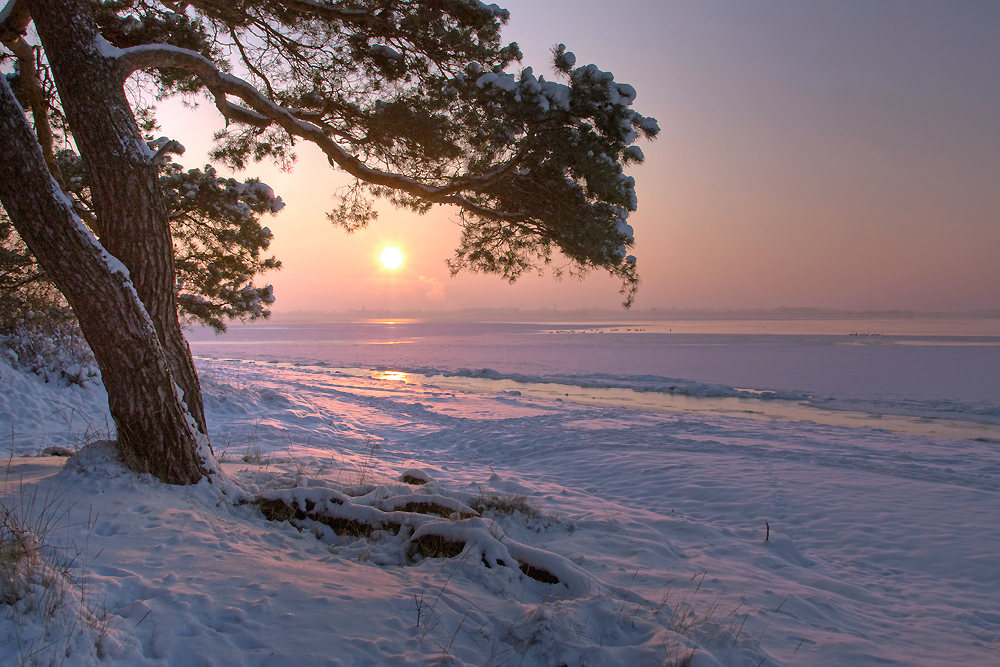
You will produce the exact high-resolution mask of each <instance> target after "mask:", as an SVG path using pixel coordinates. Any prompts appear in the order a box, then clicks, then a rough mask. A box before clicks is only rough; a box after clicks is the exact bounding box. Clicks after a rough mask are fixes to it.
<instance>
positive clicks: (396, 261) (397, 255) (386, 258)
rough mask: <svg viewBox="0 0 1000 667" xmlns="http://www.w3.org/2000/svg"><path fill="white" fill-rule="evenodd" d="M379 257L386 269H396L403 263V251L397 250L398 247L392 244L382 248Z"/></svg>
mask: <svg viewBox="0 0 1000 667" xmlns="http://www.w3.org/2000/svg"><path fill="white" fill-rule="evenodd" d="M379 259H380V260H382V266H384V267H385V268H387V269H398V268H399V267H400V266H402V265H403V253H402V252H401V251H400V250H399V248H394V247H392V246H389V247H388V248H386V249H385V250H383V251H382V254H381V256H379Z"/></svg>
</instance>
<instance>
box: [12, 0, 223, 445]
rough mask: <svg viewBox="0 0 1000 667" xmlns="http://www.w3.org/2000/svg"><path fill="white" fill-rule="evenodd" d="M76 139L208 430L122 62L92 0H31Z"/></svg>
mask: <svg viewBox="0 0 1000 667" xmlns="http://www.w3.org/2000/svg"><path fill="white" fill-rule="evenodd" d="M29 6H30V9H31V15H32V18H33V19H34V22H35V28H36V30H37V31H38V35H39V37H40V38H41V40H42V45H43V46H44V48H45V53H46V55H47V56H48V59H49V63H50V64H51V67H52V72H53V75H54V77H55V82H56V85H57V87H58V90H59V96H60V98H61V100H62V104H63V108H64V110H65V112H66V115H67V117H68V119H69V124H70V127H71V129H72V131H73V139H74V141H75V142H76V145H77V148H79V151H80V155H81V157H82V158H83V164H84V168H85V170H86V174H87V182H88V184H89V186H90V191H91V195H92V198H93V204H94V211H95V213H96V216H97V220H98V226H99V229H97V230H95V231H96V232H97V235H98V237H99V238H100V240H101V244H102V245H103V246H104V247H105V248H106V249H107V250H108V251H109V252H110V253H111V254H112V255H114V256H115V257H117V258H118V259H120V260H121V261H122V262H123V263H124V264H125V266H127V267H128V269H129V272H130V273H131V276H132V282H133V283H134V285H135V289H136V292H137V293H138V294H139V299H140V300H141V301H142V303H143V305H144V306H145V308H146V312H148V313H149V317H150V319H151V320H152V322H153V326H154V327H155V328H156V333H157V336H158V337H159V340H160V343H161V344H162V346H163V349H164V351H165V353H166V358H167V361H168V363H169V366H170V370H171V372H172V373H173V376H174V378H175V379H176V381H177V384H178V385H179V386H180V387H181V389H182V390H183V392H184V395H183V399H184V402H185V403H186V404H187V408H188V411H189V412H190V413H191V415H192V416H193V417H194V419H195V422H196V423H197V425H198V428H199V429H200V430H201V432H202V433H204V434H207V433H208V429H207V427H206V423H205V410H204V407H203V404H202V396H201V385H200V384H199V382H198V375H197V372H196V371H195V368H194V362H193V360H192V359H191V350H190V348H189V347H188V344H187V341H186V340H185V339H184V334H183V332H182V331H181V328H180V324H179V322H178V320H177V300H176V292H175V289H176V284H175V282H176V277H175V273H174V248H173V240H172V239H171V236H170V222H169V219H168V218H167V210H166V204H165V202H164V199H163V195H162V194H161V192H160V186H159V179H158V175H157V172H156V168H155V167H154V166H153V164H152V162H151V161H150V159H149V155H148V153H147V152H146V144H145V142H144V141H143V139H142V135H141V134H140V133H139V128H138V126H137V125H136V122H135V117H134V116H133V114H132V108H131V106H130V105H129V103H128V99H127V98H126V97H125V91H124V88H123V82H122V77H121V76H120V73H119V70H118V67H117V63H116V60H115V59H114V58H109V57H106V56H105V55H102V53H101V50H100V46H99V44H101V43H105V42H103V39H102V38H100V36H99V33H98V31H97V27H96V25H95V24H94V21H93V19H92V17H91V13H90V7H89V3H88V0H30V2H29Z"/></svg>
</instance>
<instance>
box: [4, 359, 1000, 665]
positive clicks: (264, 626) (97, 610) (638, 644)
mask: <svg viewBox="0 0 1000 667" xmlns="http://www.w3.org/2000/svg"><path fill="white" fill-rule="evenodd" d="M199 364H200V368H201V371H202V374H203V377H204V378H205V382H204V384H205V390H206V402H207V408H208V414H209V420H210V428H211V430H212V441H213V445H214V447H215V451H216V453H217V454H219V455H220V456H222V458H223V460H224V461H226V462H227V463H226V464H225V470H226V472H227V474H228V475H229V478H230V481H231V482H232V483H233V484H232V485H228V484H216V485H209V484H207V483H203V484H201V485H199V486H197V487H194V488H183V487H166V486H163V485H160V484H158V483H155V482H154V481H152V480H150V479H146V478H140V477H135V476H133V475H132V474H130V473H127V472H125V471H124V470H122V469H120V468H119V467H117V466H116V465H115V464H114V463H113V462H111V461H108V460H106V459H104V458H102V457H103V456H104V455H105V454H106V450H102V449H101V448H100V447H95V448H91V449H89V450H88V453H87V454H86V456H83V457H78V458H77V459H76V460H75V461H74V463H72V465H71V467H70V468H67V469H65V470H61V467H62V464H63V462H64V461H65V460H64V459H55V458H13V459H11V460H10V465H9V466H8V469H7V473H6V477H5V479H6V482H5V493H6V495H5V497H4V503H5V504H6V505H7V506H10V507H16V508H18V511H21V510H25V511H28V512H29V513H30V510H31V509H32V506H33V507H34V509H35V510H36V511H37V510H38V509H40V508H41V507H43V506H45V505H46V503H45V502H43V501H42V500H39V499H45V498H48V499H50V500H51V501H52V502H50V503H48V504H49V506H51V507H52V508H53V509H52V510H50V512H55V514H56V516H57V517H58V518H59V520H58V521H57V522H56V526H55V527H53V528H52V529H50V530H49V531H48V533H47V536H46V537H47V539H46V541H47V542H48V543H51V544H53V545H55V544H58V545H62V546H61V547H60V548H65V547H70V551H69V552H67V551H60V552H52V551H48V550H44V551H43V553H45V554H47V555H49V556H54V555H58V554H59V553H62V554H65V553H72V554H77V555H76V557H75V560H74V561H73V562H72V564H71V565H69V566H68V567H67V568H66V575H68V578H67V577H66V576H63V575H60V576H61V577H62V579H60V580H59V581H62V582H63V583H62V584H60V585H61V586H62V587H63V589H64V590H65V591H67V597H66V598H65V599H66V600H67V602H66V603H65V604H64V605H63V606H62V607H61V608H60V609H61V611H59V613H57V614H56V615H55V616H54V617H53V618H54V620H53V621H51V622H50V625H49V627H47V628H46V627H44V626H43V624H42V622H41V620H40V619H42V618H45V615H44V614H42V615H39V614H36V613H35V612H33V611H32V610H31V609H30V608H29V607H30V604H28V602H30V601H31V599H32V598H30V596H29V597H25V598H24V600H22V602H21V603H18V605H17V606H14V607H11V606H9V605H8V606H0V619H2V620H0V635H2V639H3V641H2V642H0V647H2V648H0V664H17V661H18V660H20V659H22V658H23V657H25V656H26V655H28V654H30V653H31V651H33V650H37V651H38V653H37V656H36V657H38V658H41V659H44V660H45V661H46V663H47V661H48V660H49V659H50V658H54V659H55V660H56V662H57V663H58V662H60V661H61V662H63V663H64V664H69V665H77V664H103V663H104V662H107V663H108V664H116V665H117V664H125V665H128V664H136V665H138V664H143V665H145V664H154V665H155V664H160V665H192V664H205V665H209V664H210V665H284V664H302V665H345V666H346V665H431V664H455V665H538V666H552V665H560V664H566V665H574V666H575V665H629V666H630V667H632V666H635V665H657V664H679V663H680V661H681V660H683V659H684V658H685V657H686V656H687V655H689V654H690V653H691V652H692V651H693V652H694V658H693V660H692V663H691V664H694V665H757V664H761V663H762V661H763V664H774V665H785V664H800V665H813V664H823V665H868V664H898V665H932V664H943V663H944V664H992V663H994V662H995V661H996V660H997V659H998V656H1000V654H998V647H1000V567H998V566H997V561H996V554H997V553H998V552H1000V452H998V450H997V447H996V444H995V443H991V442H985V441H979V442H977V441H974V440H945V439H939V438H930V437H919V436H913V435H902V434H898V433H890V432H886V431H880V430H877V429H872V428H869V427H859V428H848V427H844V426H833V425H823V424H815V423H807V422H789V421H781V420H760V419H749V418H739V417H730V416H720V415H714V414H693V413H652V412H641V411H633V410H628V409H624V408H620V407H602V406H594V405H584V404H579V403H573V402H569V401H557V400H551V399H544V398H540V397H532V396H530V395H517V394H516V393H512V392H496V393H488V392H482V391H477V392H475V393H471V392H469V393H466V392H462V391H460V390H456V389H454V388H442V387H435V386H433V385H432V384H425V383H412V382H411V383H407V382H403V381H400V380H399V379H398V377H397V379H393V377H394V376H392V375H391V374H386V373H374V372H373V373H372V374H371V375H370V376H365V375H364V374H363V373H362V374H359V375H358V374H356V375H347V374H338V373H335V372H331V371H324V370H322V369H315V368H301V369H296V368H293V367H286V366H281V367H276V366H274V365H266V364H250V363H246V362H236V361H215V360H202V361H200V362H199ZM0 374H2V379H0V382H2V383H3V387H4V391H3V392H0V429H3V430H4V431H10V430H11V428H12V426H13V429H14V436H13V442H14V444H15V448H16V450H17V452H18V454H21V453H28V452H38V451H40V449H41V448H42V446H47V445H51V444H71V445H73V444H82V443H83V442H84V441H87V440H90V439H91V437H92V435H93V437H95V438H98V437H102V434H101V433H100V432H99V431H100V430H101V429H100V428H97V427H96V426H95V425H100V426H103V425H104V424H105V418H106V414H107V412H106V407H105V406H104V405H103V403H102V401H103V400H104V397H103V396H102V392H101V391H100V390H99V388H97V387H95V386H94V385H92V384H91V385H87V386H84V387H82V388H81V387H59V386H56V385H55V384H45V383H43V382H41V381H40V380H38V379H37V378H35V377H28V376H24V375H21V374H18V373H17V372H16V371H13V370H11V369H10V368H9V367H8V366H4V365H2V364H0ZM54 406H55V407H54ZM58 406H63V407H62V408H61V409H57V408H58ZM60 415H71V416H72V419H71V420H70V419H67V418H66V417H65V416H60ZM91 432H93V434H91ZM102 452H104V453H102ZM406 472H409V473H411V475H416V476H418V477H421V476H422V477H426V478H427V479H429V480H431V482H430V484H426V485H420V486H416V485H410V484H407V483H405V482H403V481H400V476H401V475H402V474H403V473H406ZM293 487H294V488H297V489H298V491H297V492H292V491H288V489H290V488H293ZM36 489H37V490H38V494H37V495H36V496H32V494H34V493H35V490H36ZM278 489H284V491H277V490H278ZM224 490H225V491H227V492H228V494H229V495H226V493H223V491H224ZM240 490H242V491H245V492H248V493H250V494H259V493H265V494H266V493H268V492H271V493H272V494H285V495H286V496H288V497H290V496H289V494H292V495H294V493H311V494H313V495H314V496H315V495H316V494H327V495H328V496H329V497H340V496H338V495H337V494H346V496H345V497H346V498H348V499H349V502H348V503H346V504H341V505H338V507H340V508H348V509H350V510H351V511H356V512H358V513H360V514H364V513H368V514H369V515H371V514H373V513H383V514H390V513H392V512H395V511H398V510H399V508H400V507H403V506H404V505H405V504H406V503H407V502H412V501H413V500H414V499H419V498H420V497H423V498H425V499H428V502H429V501H430V500H431V499H432V500H434V501H436V502H437V503H438V504H439V505H442V506H444V507H446V508H447V509H448V510H449V511H455V512H456V514H455V515H454V516H453V517H452V518H451V520H446V519H442V518H440V517H434V516H428V517H425V518H423V519H414V520H412V521H411V522H410V523H406V522H405V521H404V522H402V527H401V528H400V530H399V532H398V533H395V532H394V531H393V530H391V529H380V530H376V531H375V532H373V533H372V534H370V535H369V536H368V537H367V538H358V537H349V536H338V535H335V534H334V533H333V531H330V530H327V529H325V528H318V529H317V530H316V531H315V532H319V533H321V539H317V538H316V537H315V536H314V535H313V531H311V530H310V528H315V527H316V526H315V525H313V524H310V523H309V522H308V521H305V522H300V524H301V525H305V526H306V528H307V529H306V530H304V531H301V532H300V531H299V530H297V529H296V528H294V527H292V526H291V525H290V524H288V523H285V522H272V521H267V520H265V519H264V518H263V517H262V516H261V515H260V513H259V512H258V511H257V510H256V509H255V508H254V507H253V506H251V505H239V504H236V503H234V502H233V500H234V497H235V496H236V495H237V494H238V493H239V492H240ZM31 497H35V499H36V500H35V502H34V504H32V503H31V502H30V499H31ZM464 507H469V508H476V509H478V510H479V511H480V514H481V516H479V517H472V518H460V516H459V514H460V512H459V510H462V508H464ZM344 511H346V510H344ZM463 511H464V510H463ZM60 512H62V513H64V514H65V516H62V515H60V514H59V513H60ZM379 516H382V514H379ZM462 516H463V517H464V516H467V515H465V514H462ZM434 525H437V526H438V528H437V529H433V530H432V529H429V528H426V526H434ZM448 526H450V527H448ZM421 531H423V532H428V531H430V532H435V531H436V532H437V533H438V534H442V535H443V534H445V533H446V532H447V531H452V532H451V533H448V535H449V536H451V537H452V538H454V539H456V540H458V541H459V542H461V543H463V544H464V547H463V548H462V550H461V551H460V552H459V553H458V555H457V556H454V557H450V558H440V557H424V556H421V555H420V554H419V553H416V552H415V550H414V548H413V544H414V542H415V541H416V538H417V537H419V535H420V534H421ZM497 545H499V546H497ZM498 558H499V561H498ZM505 559H509V560H510V561H513V562H500V561H505ZM525 563H528V564H531V565H532V566H533V567H538V568H539V569H545V570H547V571H548V572H550V573H554V574H556V576H557V578H558V579H559V580H560V583H559V584H554V583H545V582H543V581H538V580H536V578H532V576H529V575H528V574H526V573H525V572H524V571H522V569H519V568H518V567H515V564H522V565H523V564H525ZM532 572H533V573H534V574H535V575H536V576H537V571H535V570H532ZM87 609H89V610H91V611H90V612H87V611H85V610H87ZM88 614H91V615H89V616H88ZM73 621H75V623H76V624H75V625H71V622H73ZM46 633H47V634H46Z"/></svg>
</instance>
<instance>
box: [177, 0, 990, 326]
mask: <svg viewBox="0 0 1000 667" xmlns="http://www.w3.org/2000/svg"><path fill="white" fill-rule="evenodd" d="M500 4H501V6H505V7H507V8H508V9H510V11H511V21H510V23H509V25H508V27H507V29H506V31H505V36H506V38H507V39H508V40H512V41H517V42H518V44H519V45H520V46H521V49H522V51H523V52H524V54H525V58H524V61H523V64H525V65H531V66H533V67H534V68H535V72H536V74H540V73H545V72H548V71H549V65H548V49H549V48H550V47H551V46H553V45H554V44H556V43H559V42H563V43H565V44H566V46H567V48H568V49H569V50H571V51H573V52H574V53H576V55H577V58H578V63H579V64H585V63H590V62H593V63H595V64H597V65H598V66H599V67H601V68H602V69H604V70H609V71H612V72H614V74H615V76H616V79H617V80H618V81H622V82H627V83H630V84H632V85H634V86H635V88H636V89H637V91H638V99H637V100H636V103H635V108H636V109H637V110H638V111H639V112H640V113H643V114H644V115H647V116H653V117H655V118H656V119H657V120H658V121H659V124H660V127H661V128H662V132H661V134H660V137H659V139H658V140H656V141H655V142H653V143H640V146H641V148H642V149H643V151H644V153H645V154H646V158H647V159H646V163H645V164H644V165H642V166H641V167H638V168H633V169H632V170H631V171H630V173H631V174H632V175H634V176H635V177H636V181H637V191H638V195H639V210H638V212H637V213H635V214H634V215H633V217H632V218H631V219H630V223H631V224H632V225H633V226H634V227H635V230H636V234H635V235H636V248H635V249H634V251H633V252H634V254H635V255H636V256H637V257H638V268H639V270H640V275H641V278H642V286H641V287H640V291H639V295H638V297H637V299H636V303H635V306H636V308H654V307H655V308H672V307H678V308H711V309H740V308H772V307H780V306H814V307H822V308H838V309H897V308H898V309H913V310H921V311H961V310H969V309H976V308H998V307H1000V259H998V255H1000V3H998V2H995V1H993V0H983V1H979V2H976V1H972V0H970V1H965V2H961V3H953V2H946V1H944V0H941V1H939V2H922V1H917V0H892V1H890V0H877V1H871V0H850V1H844V0H838V1H837V2H818V1H816V2H801V1H799V0H786V1H777V0H769V1H758V0H754V1H752V2H751V1H740V2H737V1H730V2H715V1H695V0H688V1H683V2H682V1H677V0H670V1H668V0H620V1H619V2H615V3H608V2H605V1H603V0H601V1H598V0H572V1H571V0H544V1H543V2H539V1H537V0H511V1H508V2H506V3H500ZM611 8H613V9H614V11H613V12H612V10H611ZM162 109H163V111H164V113H163V114H162V119H161V120H162V125H163V133H164V134H167V135H169V136H171V137H174V138H177V139H179V140H180V141H181V142H182V143H184V144H185V145H186V146H187V147H188V149H189V150H188V154H187V155H186V156H185V158H184V159H183V160H181V161H182V162H183V163H184V164H185V165H186V166H189V167H193V166H197V165H198V162H199V161H202V160H203V159H204V158H203V157H202V156H203V155H204V152H205V150H206V149H207V147H208V143H209V141H210V137H211V133H212V132H213V131H214V130H215V129H218V128H219V127H221V125H222V120H221V117H220V116H219V115H218V113H217V112H216V111H215V110H214V109H213V108H212V107H211V106H210V105H205V106H203V107H202V109H200V110H199V111H197V112H195V113H191V112H189V111H182V110H180V105H179V104H177V103H174V102H171V103H166V104H164V105H163V106H162ZM298 153H299V161H298V163H297V164H296V166H295V167H294V170H293V171H292V172H291V173H282V172H280V171H278V170H276V169H274V168H273V167H271V166H270V165H258V166H257V167H253V168H251V169H250V170H249V171H248V172H247V175H258V176H260V177H261V178H262V179H263V180H264V181H265V182H267V183H269V184H270V185H271V186H273V187H274V189H275V191H276V192H277V193H278V194H279V195H281V196H282V198H283V199H284V201H285V202H286V204H287V206H286V208H285V210H284V211H282V212H281V214H280V215H278V216H277V217H276V218H273V219H270V220H268V221H266V224H267V225H268V226H269V227H270V228H271V229H272V230H273V231H274V233H275V242H274V244H273V246H272V249H273V251H274V253H275V254H276V255H277V256H278V258H279V259H281V260H282V261H283V262H284V267H285V268H284V269H283V270H282V271H281V272H279V273H276V274H273V275H271V276H270V277H269V278H267V280H269V281H270V282H273V284H274V286H275V291H276V295H277V298H278V301H277V303H276V304H275V308H274V310H275V312H276V313H280V312H287V311H292V310H299V309H309V310H345V309H359V308H363V307H364V308H367V309H386V308H388V309H421V310H432V309H459V308H467V307H477V306H488V307H518V306H520V307H523V308H528V309H534V308H552V307H558V308H559V309H572V308H583V307H592V308H616V307H618V305H619V304H620V297H619V295H618V284H617V282H616V281H614V280H612V279H610V278H608V277H607V276H604V275H599V274H596V273H595V274H592V275H591V276H590V277H589V278H588V279H587V280H586V281H585V282H582V283H580V282H576V281H574V280H564V281H562V282H557V281H554V280H553V279H552V278H551V277H550V276H548V275H546V276H544V277H541V278H539V277H535V276H527V277H525V278H524V279H522V280H521V281H520V282H519V283H518V284H516V285H513V286H511V285H508V284H506V283H505V282H503V281H502V280H501V279H499V278H497V277H494V276H479V275H460V276H458V277H457V278H451V277H450V276H449V274H448V269H447V267H446V266H445V264H444V260H445V259H446V258H447V257H449V256H450V255H451V254H452V251H453V250H454V247H455V245H456V243H457V240H458V237H459V228H458V226H457V224H456V223H455V220H456V218H457V216H456V215H455V213H454V212H453V211H450V210H448V209H446V208H439V209H437V210H436V211H434V212H432V213H431V214H429V215H426V216H422V217H420V216H416V215H414V214H411V213H406V212H401V211H396V210H394V209H393V208H392V207H391V206H390V205H384V206H382V207H381V209H380V210H381V215H380V218H379V220H377V221H376V222H374V223H373V224H372V225H371V226H370V227H369V228H368V229H366V230H362V231H360V232H358V233H356V234H354V235H353V236H348V235H346V234H345V233H344V232H343V231H341V230H340V229H338V228H334V227H333V226H332V225H331V224H330V223H329V222H328V221H327V220H326V217H325V212H326V211H327V210H329V209H330V208H331V206H332V200H331V195H332V193H333V192H334V191H335V190H336V188H337V187H338V186H339V185H341V184H343V183H345V182H346V179H344V177H343V176H342V175H339V174H337V173H335V172H333V171H332V170H331V169H330V168H329V167H328V166H327V164H326V161H325V159H324V158H323V157H322V156H321V155H320V154H319V153H318V151H315V150H310V149H309V147H305V146H303V147H302V148H300V150H299V151H298ZM386 246H395V247H398V248H399V249H400V250H401V251H402V253H403V255H404V261H403V264H402V266H401V267H400V268H398V269H395V270H390V269H387V268H385V267H384V266H383V264H382V262H381V261H380V259H379V258H380V255H381V253H382V251H383V249H384V248H385V247H386Z"/></svg>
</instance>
